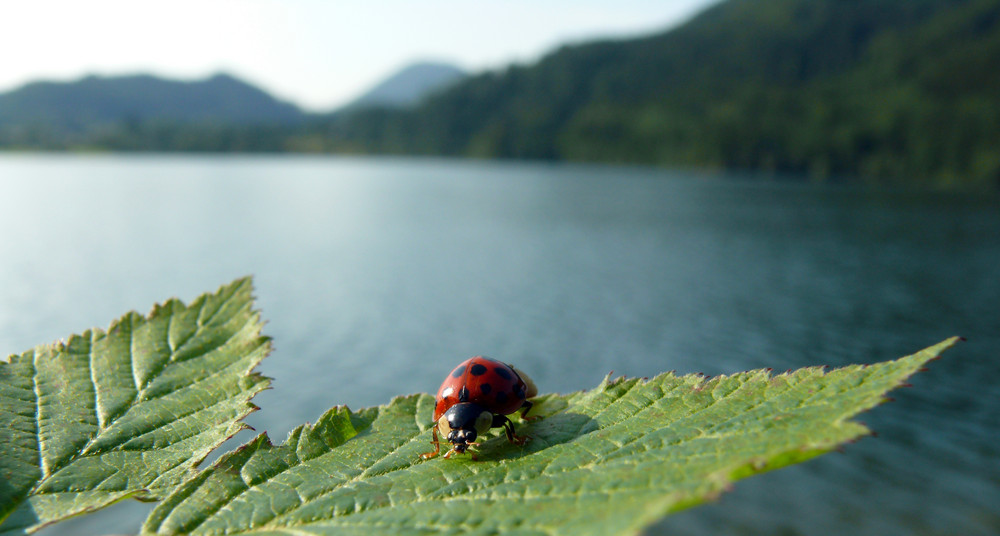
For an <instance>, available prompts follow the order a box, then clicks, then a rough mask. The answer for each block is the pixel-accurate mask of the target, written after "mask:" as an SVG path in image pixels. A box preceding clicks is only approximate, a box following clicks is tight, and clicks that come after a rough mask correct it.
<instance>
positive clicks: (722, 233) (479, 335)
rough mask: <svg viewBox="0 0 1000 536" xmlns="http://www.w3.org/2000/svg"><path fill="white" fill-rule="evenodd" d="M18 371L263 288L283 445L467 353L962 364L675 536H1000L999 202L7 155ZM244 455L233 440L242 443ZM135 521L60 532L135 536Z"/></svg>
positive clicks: (696, 184)
mask: <svg viewBox="0 0 1000 536" xmlns="http://www.w3.org/2000/svg"><path fill="white" fill-rule="evenodd" d="M0 233H2V234H0V352H2V353H3V354H9V353H14V352H20V351H23V350H26V349H28V348H30V347H32V346H34V345H35V344H38V343H42V342H48V341H51V340H54V339H58V338H62V337H64V336H66V335H68V334H70V333H77V332H80V331H82V330H84V329H86V328H89V327H91V326H106V325H107V324H108V323H109V322H110V321H111V320H112V319H113V318H116V317H118V316H120V315H121V314H122V313H124V312H125V311H127V310H130V309H137V310H139V311H141V312H146V311H148V310H149V307H150V306H151V305H152V304H153V303H154V302H157V301H162V300H164V299H166V298H169V297H171V296H175V295H176V296H179V297H181V298H183V299H184V300H186V301H188V300H190V299H192V298H194V297H195V296H196V295H197V294H199V293H201V292H203V291H207V290H214V289H215V288H217V287H218V286H219V285H220V284H223V283H226V282H228V281H230V280H232V279H234V278H236V277H240V276H242V275H245V274H253V275H254V276H255V281H256V285H257V292H256V294H257V296H258V305H259V308H260V309H262V311H263V314H264V317H265V319H267V321H268V323H267V326H266V328H265V330H266V333H267V334H269V335H271V336H273V337H274V338H275V348H276V349H275V352H274V353H273V354H272V356H271V357H269V358H268V359H267V360H266V361H265V363H264V365H263V366H262V372H264V373H265V374H267V375H269V376H271V377H273V378H274V384H273V386H274V389H273V390H270V391H267V392H265V393H263V394H261V395H260V396H259V397H257V398H256V399H255V402H256V403H257V404H258V405H260V406H261V407H262V408H263V409H262V411H260V412H258V413H256V414H254V415H253V416H251V417H250V418H249V422H250V424H252V425H253V426H254V427H256V428H257V429H258V430H261V431H262V430H266V431H268V432H269V434H270V435H271V436H272V437H273V438H275V439H276V440H279V441H280V440H282V439H283V438H284V436H285V434H287V432H288V431H289V430H290V429H291V428H292V427H294V426H295V425H297V424H300V423H302V422H304V421H311V420H314V419H315V417H317V416H318V415H319V414H320V413H321V412H322V411H323V410H324V409H326V408H328V407H329V406H331V405H334V404H342V403H346V404H348V405H350V406H351V407H353V408H358V407H362V406H368V405H376V404H382V403H385V402H387V401H388V400H389V399H390V398H391V397H392V396H394V395H397V394H403V393H412V392H417V391H424V392H428V391H433V390H434V389H436V388H437V386H438V383H439V382H440V379H441V376H442V373H443V371H446V370H447V369H448V368H450V366H451V365H452V364H454V363H455V362H456V361H458V360H461V359H464V358H466V357H468V356H470V355H473V354H487V355H491V356H494V357H498V358H502V359H504V360H509V361H512V362H516V363H518V364H519V365H520V366H522V367H523V368H524V369H525V370H528V371H530V372H531V373H532V376H533V377H534V378H535V380H536V382H538V384H539V386H540V387H541V388H542V390H543V391H560V392H568V391H574V390H579V389H584V388H589V387H592V386H594V385H595V384H597V383H598V382H599V381H600V379H601V378H602V377H603V376H604V375H605V374H606V373H607V372H609V371H611V370H614V371H615V373H616V374H625V375H628V376H650V375H653V374H656V373H658V372H661V371H664V370H671V369H675V370H677V371H679V372H682V373H687V372H705V373H707V374H721V373H730V372H736V371H741V370H746V369H751V368H760V367H773V368H775V369H778V370H783V369H787V368H796V367H800V366H805V365H817V364H826V365H833V366H837V365H843V364H848V363H854V362H874V361H880V360H885V359H891V358H895V357H899V356H902V355H905V354H908V353H912V352H913V351H916V350H919V349H921V348H923V347H925V346H928V345H930V344H932V343H935V342H938V341H940V340H941V339H944V338H945V337H947V336H950V335H953V334H960V335H964V336H965V337H967V338H968V339H969V340H968V342H966V343H964V344H962V345H961V346H960V347H959V348H957V349H955V350H953V351H951V352H949V353H948V354H947V356H946V358H945V359H942V360H939V361H937V362H935V363H933V364H932V366H931V370H930V371H929V372H927V373H924V374H922V375H920V376H918V377H916V378H915V379H914V380H913V383H914V384H915V388H914V389H904V390H901V391H897V392H896V393H895V395H894V396H895V398H896V402H895V403H893V404H887V405H884V406H881V407H879V408H877V409H876V410H874V411H872V412H870V413H867V414H865V415H864V416H863V418H862V420H863V421H864V422H865V423H867V424H868V425H869V426H871V427H872V428H874V429H875V430H876V431H877V432H878V434H879V435H878V437H877V438H866V439H864V440H862V441H860V442H858V443H856V444H852V445H848V446H847V447H846V448H845V449H844V451H843V453H833V454H830V455H827V456H824V457H821V458H819V459H816V460H814V461H811V462H809V463H806V464H803V465H799V466H795V467H791V468H787V469H783V470H780V471H776V472H773V473H769V474H766V475H763V476H761V477H757V478H753V479H750V480H747V481H743V482H741V483H738V484H737V485H736V487H735V490H734V491H733V492H732V493H729V494H727V495H724V496H723V497H722V498H721V499H720V500H719V501H718V502H717V503H715V504H712V505H709V506H707V507H702V508H696V509H693V510H690V511H687V512H684V513H682V514H679V515H676V516H673V517H671V518H670V519H669V520H668V521H665V522H663V523H662V524H661V525H660V526H658V527H656V528H655V530H653V531H652V532H653V533H663V534H668V533H669V534H696V535H700V534H722V533H725V534H756V533H766V534H789V535H790V534H871V535H892V534H941V535H944V534H997V533H1000V463H998V460H1000V445H998V443H1000V436H998V434H997V424H998V421H1000V419H998V417H997V415H998V410H1000V268H998V267H1000V201H998V199H997V198H995V197H985V198H984V197H983V196H963V195H944V194H914V193H901V192H873V191H867V190H856V189H848V188H843V187H830V186H811V185H803V184H785V183H774V182H757V181H749V180H745V179H740V178H738V177H732V178H720V177H705V176H699V175H697V174H690V173H676V172H668V171H649V170H637V169H622V168H614V167H582V166H580V167H577V166H547V165H528V164H524V165H519V164H495V163H470V162H449V161H435V160H374V159H371V160H370V159H335V158H331V159H328V158H305V157H294V158H243V157H241V158H223V157H205V158H191V157H154V156H146V157H128V158H123V157H98V156H89V157H77V156H60V157H41V156H39V157H33V156H2V157H0ZM249 437H250V435H249V434H247V435H242V436H239V437H238V439H240V440H246V439H248V438H249ZM147 510H148V506H145V505H140V504H135V503H130V504H126V505H120V506H116V507H114V508H112V509H109V510H106V511H104V512H102V513H100V514H97V515H94V516H90V517H87V518H82V519H81V520H79V521H75V522H73V523H66V524H62V525H59V526H56V527H54V528H51V529H48V530H47V531H44V532H43V533H42V534H45V535H49V536H51V535H56V534H103V533H111V532H113V533H119V534H121V533H128V532H130V531H131V532H134V531H135V530H136V529H137V527H138V525H139V523H140V521H141V519H142V518H143V517H144V515H145V512H146V511H147Z"/></svg>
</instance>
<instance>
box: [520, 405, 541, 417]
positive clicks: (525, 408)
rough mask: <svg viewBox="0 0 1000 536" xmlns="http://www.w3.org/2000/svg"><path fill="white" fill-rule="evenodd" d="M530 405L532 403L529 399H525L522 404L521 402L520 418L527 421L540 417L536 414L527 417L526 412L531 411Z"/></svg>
mask: <svg viewBox="0 0 1000 536" xmlns="http://www.w3.org/2000/svg"><path fill="white" fill-rule="evenodd" d="M532 406H534V404H532V403H531V401H530V400H525V401H524V404H521V418H522V419H524V420H526V421H529V422H530V421H534V420H537V419H541V417H539V416H538V415H532V416H531V417H528V412H529V411H531V407H532Z"/></svg>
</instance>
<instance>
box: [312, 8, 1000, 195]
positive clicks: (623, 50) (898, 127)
mask: <svg viewBox="0 0 1000 536" xmlns="http://www.w3.org/2000/svg"><path fill="white" fill-rule="evenodd" d="M997 66H1000V0H908V1H907V2H899V1H897V0H728V1H723V2H721V3H719V4H716V5H715V6H713V7H711V8H709V9H707V10H706V11H704V12H703V13H701V14H700V15H698V16H696V17H695V18H693V19H692V20H690V21H689V22H688V23H686V24H684V25H682V26H680V27H678V28H676V29H673V30H671V31H668V32H663V33H660V34H656V35H651V36H648V37H644V38H638V39H629V40H608V41H601V42H593V43H587V44H582V45H577V46H568V47H563V48H561V49H559V50H557V51H555V52H553V53H552V54H549V55H548V56H546V57H544V58H543V59H542V60H541V61H539V62H538V63H536V64H534V65H530V66H513V67H510V68H508V69H506V70H502V71H497V72H489V73H484V74H480V75H477V76H473V77H470V78H468V79H465V80H463V81H461V82H459V83H457V84H456V85H454V86H452V87H451V88H449V89H446V90H445V91H443V92H440V93H438V94H435V95H433V96H431V97H430V98H428V99H427V100H426V101H425V102H423V103H421V104H420V105H419V106H417V107H416V108H414V109H412V110H403V111H395V112H389V111H384V110H372V111H369V112H367V113H363V114H357V115H354V116H351V117H341V118H339V119H338V120H337V121H334V122H332V123H331V124H330V125H328V129H327V131H326V132H325V136H326V138H327V140H328V142H327V143H328V146H329V147H331V148H333V149H335V150H336V149H338V148H339V147H344V148H347V149H348V150H354V151H359V150H362V151H370V152H383V153H384V152H395V153H418V154H439V155H456V156H477V157H493V158H497V157H499V158H533V159H553V160H582V161H602V162H629V163H645V164H654V165H668V166H676V165H683V166H703V167H717V168H731V169H748V170H765V171H773V172H792V173H807V174H811V175H813V176H817V177H830V176H834V177H835V176H842V175H850V176H863V177H867V178H870V179H872V180H894V181H905V182H910V183H912V182H933V183H937V184H942V183H956V182H962V183H966V184H968V183H975V184H980V185H981V184H992V185H1000V156H997V154H998V153H997V151H996V149H995V148H996V147H998V146H1000V83H998V80H1000V69H998V68H997Z"/></svg>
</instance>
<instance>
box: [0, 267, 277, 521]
mask: <svg viewBox="0 0 1000 536" xmlns="http://www.w3.org/2000/svg"><path fill="white" fill-rule="evenodd" d="M251 291H252V285H251V281H250V279H240V280H237V281H235V282H233V283H232V284H230V285H227V286H224V287H222V288H221V289H219V291H218V292H216V293H215V294H211V295H204V296H201V297H199V298H198V299H197V300H195V302H194V303H192V304H191V305H190V306H185V305H184V304H183V303H181V302H180V301H178V300H170V301H168V302H167V303H165V304H163V305H157V306H155V307H154V308H153V310H152V312H150V314H149V315H148V316H146V317H143V316H141V315H139V314H137V313H129V314H127V315H125V316H124V317H122V318H121V319H119V320H117V321H115V322H114V323H113V324H111V326H110V327H109V328H108V329H107V331H103V330H99V329H93V330H88V331H85V332H84V333H83V334H82V335H74V336H72V337H70V338H69V340H68V341H66V342H57V343H54V344H48V345H42V346H38V347H36V348H34V349H32V350H29V351H27V352H25V353H23V354H21V355H14V356H11V357H10V358H9V360H8V362H3V361H0V475H2V478H0V534H5V535H6V534H22V533H26V532H34V531H36V530H38V529H40V528H41V527H43V526H45V525H48V524H51V523H54V522H56V521H60V520H63V519H66V518H69V517H72V516H75V515H79V514H81V513H84V512H89V511H92V510H96V509H98V508H102V507H104V506H107V505H109V504H112V503H115V502H117V501H121V500H123V499H127V498H139V499H156V498H160V497H163V496H164V495H166V494H167V493H169V492H170V491H171V490H172V489H173V488H174V487H176V486H177V484H179V483H180V482H181V481H182V480H184V479H185V478H189V477H191V476H192V475H193V474H194V466H195V465H196V464H197V463H199V462H200V461H201V460H202V459H204V458H205V456H207V455H208V453H209V452H211V451H212V450H213V449H214V448H216V447H217V446H219V445H220V444H221V443H222V442H223V441H225V440H226V439H227V438H229V437H232V436H233V435H234V434H235V433H237V432H238V431H240V430H242V429H243V428H245V427H246V426H245V425H243V424H242V423H240V422H239V420H240V419H242V418H243V417H245V416H246V415H247V414H248V413H249V412H250V411H252V410H253V409H254V407H253V406H252V405H251V404H250V403H249V400H250V398H251V397H253V395H255V394H256V393H258V392H259V391H260V390H262V389H264V388H265V387H266V386H267V384H268V380H267V379H266V378H264V377H262V376H260V375H258V374H255V373H252V372H251V371H252V369H253V368H254V367H256V366H257V364H258V363H260V361H261V359H263V358H264V356H265V355H267V353H268V352H269V351H270V342H269V340H268V339H267V338H266V337H262V336H261V335H260V319H259V315H258V313H257V312H256V311H254V310H252V308H251V307H252V296H251Z"/></svg>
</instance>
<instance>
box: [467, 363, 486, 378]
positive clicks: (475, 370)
mask: <svg viewBox="0 0 1000 536" xmlns="http://www.w3.org/2000/svg"><path fill="white" fill-rule="evenodd" d="M469 372H471V373H472V375H473V376H482V375H483V374H486V365H481V364H479V363H476V364H475V365H472V366H471V367H469Z"/></svg>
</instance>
